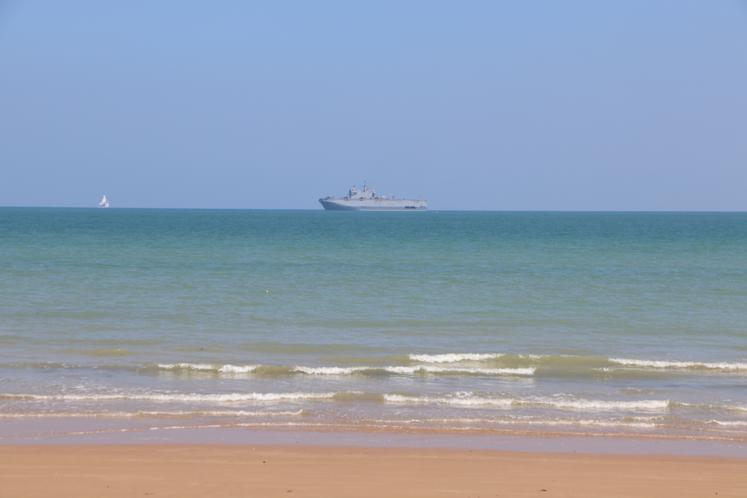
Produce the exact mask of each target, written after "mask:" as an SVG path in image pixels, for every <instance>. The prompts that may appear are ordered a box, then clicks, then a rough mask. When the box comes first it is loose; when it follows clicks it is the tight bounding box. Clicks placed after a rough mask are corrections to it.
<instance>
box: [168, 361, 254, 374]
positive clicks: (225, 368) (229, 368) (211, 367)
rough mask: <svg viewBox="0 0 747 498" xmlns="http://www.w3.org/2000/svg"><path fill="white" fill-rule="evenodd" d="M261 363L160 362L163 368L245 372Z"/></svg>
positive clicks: (233, 372)
mask: <svg viewBox="0 0 747 498" xmlns="http://www.w3.org/2000/svg"><path fill="white" fill-rule="evenodd" d="M258 367H259V365H212V364H209V363H159V364H158V368H160V369H161V370H193V371H197V372H218V373H226V374H245V373H251V372H253V371H255V370H256V369H257V368H258Z"/></svg>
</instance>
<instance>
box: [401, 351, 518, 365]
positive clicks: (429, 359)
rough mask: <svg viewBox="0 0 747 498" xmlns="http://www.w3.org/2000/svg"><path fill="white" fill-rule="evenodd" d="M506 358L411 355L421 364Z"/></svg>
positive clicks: (444, 354)
mask: <svg viewBox="0 0 747 498" xmlns="http://www.w3.org/2000/svg"><path fill="white" fill-rule="evenodd" d="M502 356H505V355H504V354H503V353H442V354H410V355H409V358H410V360H412V361H419V362H421V363H458V362H461V361H485V360H493V359H496V358H500V357H502Z"/></svg>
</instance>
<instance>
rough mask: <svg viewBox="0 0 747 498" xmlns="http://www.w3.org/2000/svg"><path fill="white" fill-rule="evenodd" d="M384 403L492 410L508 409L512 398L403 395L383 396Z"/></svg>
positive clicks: (467, 394)
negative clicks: (481, 407)
mask: <svg viewBox="0 0 747 498" xmlns="http://www.w3.org/2000/svg"><path fill="white" fill-rule="evenodd" d="M384 401H385V402H387V403H395V404H436V405H450V406H465V407H470V406H474V407H480V406H490V407H494V408H505V409H510V408H511V407H512V405H513V401H514V400H513V399H512V398H487V397H480V396H472V395H471V393H459V394H457V395H454V396H440V397H434V396H407V395H403V394H385V395H384Z"/></svg>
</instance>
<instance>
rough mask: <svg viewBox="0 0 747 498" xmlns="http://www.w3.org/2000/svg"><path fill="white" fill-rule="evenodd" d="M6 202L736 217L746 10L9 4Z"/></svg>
mask: <svg viewBox="0 0 747 498" xmlns="http://www.w3.org/2000/svg"><path fill="white" fill-rule="evenodd" d="M0 174H1V176H0V205H46V206H90V205H94V204H95V202H96V201H97V199H98V197H99V195H100V194H101V193H104V192H106V193H107V194H108V195H109V196H110V198H111V199H112V203H113V205H114V206H119V207H226V208H312V209H316V208H318V207H319V206H318V204H317V202H316V199H317V198H318V197H320V196H323V195H328V194H341V193H343V192H344V191H346V190H347V188H348V187H349V186H350V185H351V184H353V183H358V184H360V183H361V182H362V180H363V179H367V180H368V181H369V183H371V184H373V185H374V186H375V187H378V189H379V191H380V192H382V193H394V194H398V195H402V196H418V197H426V198H427V199H428V200H429V201H430V203H431V206H432V207H433V208H436V209H567V210H659V209H662V210H670V209H671V210H680V209H686V210H746V209H747V194H745V187H746V186H747V2H745V1H737V0H713V1H707V2H706V1H698V0H672V1H664V0H626V1H618V2H599V1H592V0H589V1H574V0H567V1H563V2H558V1H531V2H523V1H515V2H499V1H464V2H455V1H396V2H395V1H385V0H383V1H375V2H350V1H334V2H333V1H323V0H319V1H314V2H301V1H296V2H292V1H266V2H260V1H256V2H243V1H215V2H189V1H166V0H164V1H158V2H153V1H145V0H134V1H128V2H101V1H95V0H91V1H79V0H66V1H65V2H58V1H52V0H48V1H35V0H24V1H20V0H19V1H7V0H6V1H3V0H0Z"/></svg>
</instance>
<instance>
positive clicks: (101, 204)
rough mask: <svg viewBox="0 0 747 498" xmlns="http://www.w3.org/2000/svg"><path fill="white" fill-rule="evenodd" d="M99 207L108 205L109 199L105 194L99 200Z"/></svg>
mask: <svg viewBox="0 0 747 498" xmlns="http://www.w3.org/2000/svg"><path fill="white" fill-rule="evenodd" d="M99 207H101V208H108V207H109V199H107V198H106V195H102V196H101V200H100V201H99Z"/></svg>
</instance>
